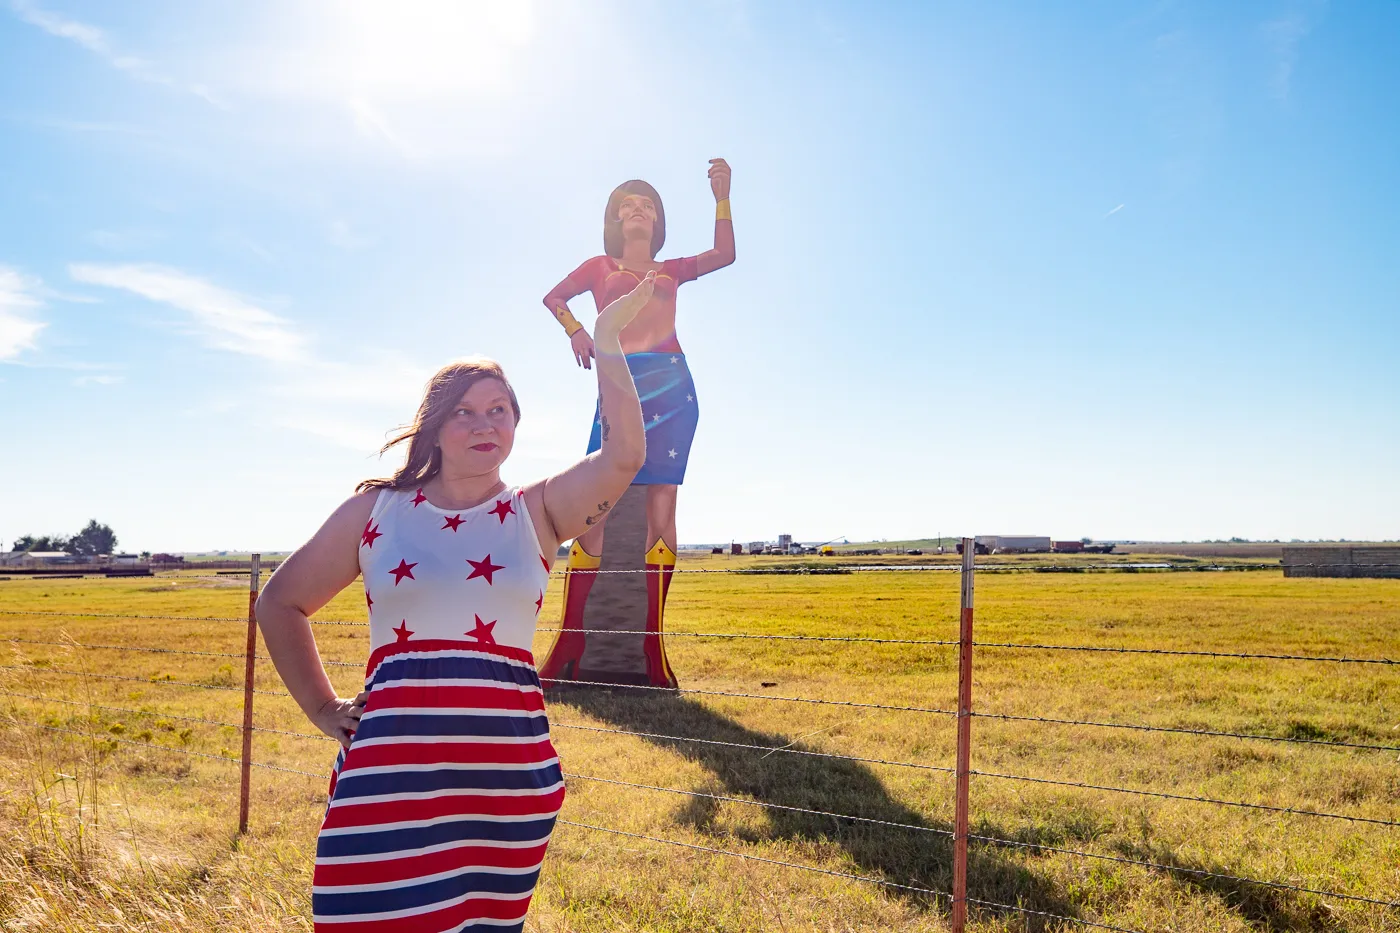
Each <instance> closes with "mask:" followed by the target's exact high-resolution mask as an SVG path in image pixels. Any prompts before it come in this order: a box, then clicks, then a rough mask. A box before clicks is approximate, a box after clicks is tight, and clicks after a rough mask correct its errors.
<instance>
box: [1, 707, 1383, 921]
mask: <svg viewBox="0 0 1400 933" xmlns="http://www.w3.org/2000/svg"><path fill="white" fill-rule="evenodd" d="M0 695H3V696H10V697H20V698H23V699H33V700H41V701H43V700H49V701H54V702H59V703H69V704H71V705H77V706H83V705H92V706H94V707H95V708H99V709H111V710H114V711H117V712H128V713H137V714H146V715H161V714H157V713H153V712H151V711H148V710H126V709H121V708H119V707H102V706H96V704H84V703H81V702H79V701H70V700H60V699H57V698H53V697H30V696H27V695H24V694H14V693H6V692H3V691H0ZM166 718H171V719H182V720H186V721H192V722H206V723H209V724H212V725H228V726H232V725H233V723H221V722H216V721H214V720H203V719H197V718H193V717H188V716H173V715H168V716H166ZM14 721H15V722H16V723H19V724H23V725H28V726H33V727H36V728H40V729H46V730H49V731H51V732H60V733H66V734H69V735H77V736H81V737H84V738H93V739H101V740H103V741H104V742H106V741H111V742H117V743H120V744H123V745H132V746H136V747H139V748H150V749H154V750H156V751H162V752H171V753H174V754H180V755H188V756H192V757H197V758H206V759H212V760H214V761H223V762H228V763H232V764H240V763H241V759H238V758H230V757H228V756H226V755H214V754H210V753H207V752H196V751H192V750H190V749H183V748H173V747H171V746H166V745H156V744H154V743H150V742H140V741H136V740H133V739H123V738H120V737H117V736H111V735H105V734H101V733H93V732H87V731H83V730H78V729H68V728H65V727H62V726H51V725H47V724H44V723H38V722H33V721H30V720H21V719H18V718H16V719H15V720H14ZM255 731H259V732H276V733H280V734H285V735H296V736H302V737H305V738H315V739H324V740H326V741H331V742H333V741H335V740H334V739H332V738H331V737H330V736H321V735H312V734H310V733H299V732H283V730H278V729H265V728H258V729H256V730H255ZM249 764H250V765H251V766H252V767H255V768H262V769H264V770H269V771H278V772H282V773H285V774H296V775H300V776H302V777H311V778H321V779H324V778H326V775H324V774H320V773H317V772H313V771H303V770H301V769H298V768H288V767H285V766H281V765H272V764H266V763H260V762H249ZM974 773H975V772H974ZM563 774H564V776H565V777H567V778H572V779H575V780H584V781H594V782H599V783H605V784H614V785H619V786H623V787H632V788H637V789H643V790H652V791H660V792H664V793H672V794H680V795H684V796H688V797H703V798H707V799H711V800H719V801H724V802H728V803H738V804H745V805H748V806H757V807H763V808H765V809H774V810H784V811H790V812H796V813H806V814H809V815H813V816H823V817H831V818H835V819H844V820H852V821H856V822H862V823H870V824H875V825H880V826H888V827H891V828H897V829H908V830H916V831H921V832H929V833H934V834H936V835H942V836H952V835H953V834H952V833H951V832H950V831H948V830H942V829H936V828H933V827H928V826H918V825H915V824H911V823H896V822H892V821H889V820H877V819H873V818H871V817H860V816H851V815H849V814H842V813H832V812H829V811H825V810H810V809H806V808H802V807H792V806H786V805H783V804H773V803H767V802H764V801H755V800H744V799H741V798H738V797H728V796H724V795H720V794H706V793H702V792H699V791H683V790H678V789H676V788H669V787H657V786H654V785H649V784H637V783H633V782H630V781H618V780H612V779H609V778H600V777H594V776H592V775H584V774H576V773H571V772H563ZM559 822H562V823H568V824H569V825H575V826H580V827H583V828H586V829H594V830H598V831H600V832H613V833H616V834H619V835H635V836H638V837H639V838H645V839H650V840H652V841H656V842H665V843H668V844H673V845H682V846H686V847H688V848H699V849H703V850H705V851H710V852H715V853H717V854H724V855H732V856H736V857H739V858H748V859H752V860H756V861H764V862H769V863H772V864H777V865H785V866H787V867H791V868H800V869H804V870H808V871H816V872H820V873H823V874H835V875H839V876H841V877H846V878H852V879H855V880H860V881H867V882H870V883H873V884H880V885H885V886H889V887H896V888H903V889H907V890H914V891H919V892H922V893H928V894H932V895H934V896H936V897H949V895H947V894H942V893H940V892H936V891H932V890H931V889H927V888H918V887H914V886H912V885H901V884H898V883H896V882H887V881H884V880H882V879H878V878H870V877H868V876H862V875H854V874H847V873H842V872H831V871H828V870H826V869H818V868H812V867H811V866H805V865H798V864H795V863H788V862H780V861H777V860H775V859H765V858H762V857H759V856H748V855H744V854H743V853H735V852H729V851H727V850H720V849H712V848H709V847H704V846H693V845H691V844H689V843H679V842H675V841H674V840H666V839H660V838H656V837H650V836H642V835H640V834H633V833H626V832H623V831H621V830H611V829H607V828H604V827H596V826H590V825H586V824H582V823H574V822H571V821H568V820H560V821H559ZM968 838H969V839H974V840H977V841H979V842H985V843H988V844H992V845H998V846H1012V847H1017V848H1026V849H1037V850H1043V851H1048V852H1058V853H1061V854H1065V855H1074V856H1079V857H1083V858H1092V859H1099V860H1102V861H1109V862H1117V863H1121V864H1127V865H1137V866H1141V867H1145V868H1155V869H1159V870H1163V871H1171V872H1179V873H1184V874H1191V875H1198V876H1202V877H1210V878H1216V879H1220V880H1224V881H1234V882H1239V883H1241V884H1252V885H1261V886H1265V887H1271V888H1277V889H1281V890H1288V891H1294V892H1298V893H1304V894H1314V895H1317V896H1319V897H1331V898H1337V899H1341V900H1350V901H1357V902H1360V903H1366V904H1373V905H1376V906H1380V907H1400V902H1397V901H1382V900H1378V899H1376V898H1369V897H1364V896H1360V895H1354V894H1343V893H1341V892H1337V891H1324V890H1319V889H1316V888H1308V887H1303V886H1300V885H1292V884H1288V883H1285V882H1278V881H1264V880H1261V879H1257V878H1242V877H1239V876H1235V875H1227V874H1222V873H1219V872H1211V871H1206V870H1204V869H1193V868H1183V867H1180V866H1176V865H1164V864H1161V863H1157V862H1149V861H1144V860H1140V859H1129V858H1123V857H1119V856H1112V855H1102V854H1098V853H1093V852H1083V851H1080V850H1077V849H1065V848H1060V847H1057V846H1050V845H1044V844H1039V843H1026V842H1018V841H1015V840H1010V839H1002V838H999V837H996V836H982V835H976V834H970V835H969V836H968ZM968 902H969V903H975V904H978V905H980V906H986V907H992V908H996V909H1003V910H1013V911H1018V912H1023V913H1031V914H1036V915H1038V916H1044V917H1049V918H1052V919H1060V920H1068V921H1070V922H1073V923H1080V924H1084V925H1088V926H1095V927H1099V928H1102V929H1110V930H1119V929H1120V928H1118V927H1110V926H1105V925H1103V924H1099V923H1094V922H1092V921H1085V920H1081V919H1078V918H1075V917H1062V916H1059V915H1056V914H1049V913H1045V912H1043V911H1033V910H1028V909H1026V908H1021V907H1017V906H1014V905H1008V904H998V903H996V902H992V901H981V900H977V899H975V898H968ZM1128 933H1135V931H1128Z"/></svg>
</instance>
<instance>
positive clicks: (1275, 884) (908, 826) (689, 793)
mask: <svg viewBox="0 0 1400 933" xmlns="http://www.w3.org/2000/svg"><path fill="white" fill-rule="evenodd" d="M564 776H565V777H567V778H573V779H575V780H581V781H593V782H597V783H602V784H615V785H617V786H619V787H630V788H635V789H639V790H650V791H659V792H661V793H667V794H677V795H681V796H686V797H701V798H705V799H708V800H719V801H723V802H725V803H737V804H743V805H745V806H752V807H762V808H764V809H769V810H784V811H789V812H793V813H805V814H808V815H810V816H821V817H831V818H833V819H840V820H851V821H854V822H859V823H871V824H874V825H877V826H886V827H889V828H891V829H904V830H911V831H915V832H926V833H932V834H934V835H938V836H948V837H951V836H952V835H953V833H952V831H951V830H946V829H937V828H934V827H931V826H919V825H917V824H914V823H896V822H892V821H890V820H877V819H874V818H872V817H865V816H852V815H850V814H846V813H833V812H831V811H829V810H811V809H807V808H804V807H793V806H786V805H784V804H776V803H767V802H765V801H761V800H745V799H743V798H740V797H728V796H725V795H722V794H707V793H703V792H701V791H693V790H680V789H678V788H674V787H658V786H656V785H653V784H638V783H634V782H632V781H620V780H616V779H612V778H602V777H595V776H593V775H587V774H577V773H573V772H569V771H565V772H564ZM968 838H969V839H975V840H977V841H979V842H985V843H988V844H992V845H999V846H1011V847H1016V848H1024V849H1038V850H1043V851H1046V852H1058V853H1060V854H1063V855H1074V856H1079V857H1082V858H1092V859H1100V860H1102V861H1108V862H1118V863H1121V864H1125V865H1137V866H1141V867H1144V868H1155V869H1159V870H1162V871H1173V872H1181V873H1184V874H1191V875H1199V876H1204V877H1210V878H1217V879H1220V880H1223V881H1236V882H1239V883H1241V884H1253V885H1263V886H1265V887H1271V888H1279V889H1282V890H1288V891H1295V892H1300V893H1304V894H1316V895H1319V896H1322V897H1333V898H1339V899H1342V900H1351V901H1359V902H1362V903H1367V904H1375V905H1378V906H1381V907H1400V902H1396V901H1382V900H1377V899H1375V898H1370V897H1362V896H1360V895H1356V894H1342V893H1340V892H1338V891H1323V890H1318V889H1316V888H1306V887H1301V886H1299V885H1293V884H1288V883H1286V882H1281V881H1264V880H1260V879H1257V878H1243V877H1240V876H1237V875H1227V874H1222V873H1220V872H1212V871H1206V870H1204V869H1197V868H1181V867H1178V866H1175V865H1164V864H1161V863H1158V862H1148V861H1143V860H1140V859H1130V858H1123V857H1120V856H1114V855H1100V854H1098V853H1094V852H1084V851H1081V850H1078V849H1065V848H1061V847H1058V846H1051V845H1045V844H1042V843H1033V842H1018V841H1016V840H1013V839H1003V838H1001V837H998V836H980V835H976V834H969V835H968Z"/></svg>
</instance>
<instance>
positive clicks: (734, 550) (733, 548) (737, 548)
mask: <svg viewBox="0 0 1400 933" xmlns="http://www.w3.org/2000/svg"><path fill="white" fill-rule="evenodd" d="M729 553H731V554H742V553H744V546H743V545H742V544H731V545H729Z"/></svg>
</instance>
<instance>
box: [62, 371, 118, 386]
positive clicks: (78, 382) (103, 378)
mask: <svg viewBox="0 0 1400 933" xmlns="http://www.w3.org/2000/svg"><path fill="white" fill-rule="evenodd" d="M125 381H126V377H125V376H119V375H116V374H115V373H97V374H96V375H92V376H79V377H78V378H76V379H74V380H73V385H75V386H77V387H79V388H82V387H84V386H114V385H117V384H118V383H121V382H125Z"/></svg>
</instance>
